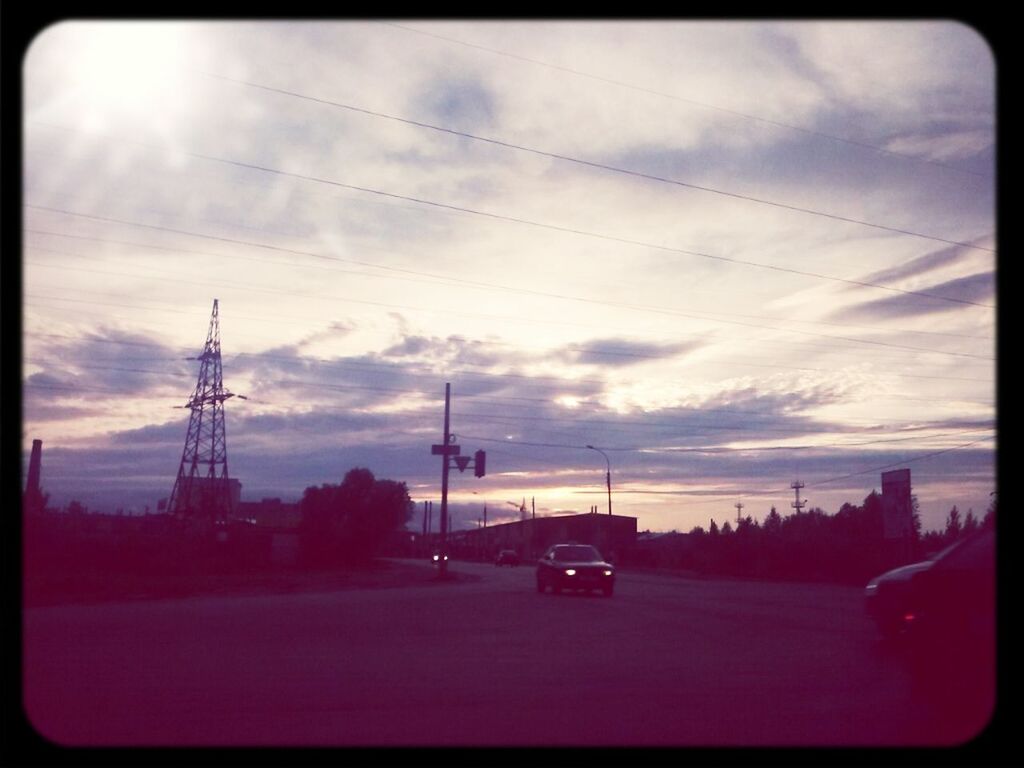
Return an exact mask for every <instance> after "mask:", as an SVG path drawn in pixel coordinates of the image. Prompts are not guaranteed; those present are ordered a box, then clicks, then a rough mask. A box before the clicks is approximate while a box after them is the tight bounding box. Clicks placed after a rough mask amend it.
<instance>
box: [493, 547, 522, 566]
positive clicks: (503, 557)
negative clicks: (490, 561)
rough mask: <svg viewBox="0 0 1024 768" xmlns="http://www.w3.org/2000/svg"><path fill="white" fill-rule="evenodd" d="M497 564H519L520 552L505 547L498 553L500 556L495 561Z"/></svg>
mask: <svg viewBox="0 0 1024 768" xmlns="http://www.w3.org/2000/svg"><path fill="white" fill-rule="evenodd" d="M494 564H495V565H512V566H516V565H519V553H518V552H516V551H515V550H514V549H503V550H501V552H499V553H498V558H497V559H496V560H495V561H494Z"/></svg>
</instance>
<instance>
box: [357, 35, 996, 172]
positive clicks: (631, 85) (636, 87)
mask: <svg viewBox="0 0 1024 768" xmlns="http://www.w3.org/2000/svg"><path fill="white" fill-rule="evenodd" d="M376 23H377V24H383V25H385V26H389V27H395V28H396V29H402V30H405V31H406V32H413V33H415V34H417V35H423V36H425V37H433V38H436V39H438V40H444V41H445V42H449V43H455V44H456V45H462V46H465V47H467V48H475V49H477V50H480V51H486V52H488V53H493V54H496V55H498V56H506V57H508V58H510V59H516V60H518V61H525V62H528V63H530V64H536V65H539V66H542V67H548V68H550V69H556V70H559V71H562V72H567V73H569V74H572V75H578V76H579V77H586V78H590V79H591V80H597V81H600V82H603V83H608V84H610V85H616V86H619V87H622V88H628V89H630V90H633V91H639V92H641V93H648V94H652V95H654V96H661V97H664V98H666V99H672V100H674V101H680V102H683V103H686V104H692V105H695V106H698V107H704V108H706V109H713V110H715V111H717V112H723V113H725V114H730V115H734V116H736V117H741V118H744V119H746V120H754V121H756V122H759V123H764V124H765V125H771V126H774V127H776V128H785V129H787V130H791V131H799V132H800V133H805V134H808V135H811V136H818V137H820V138H823V139H828V140H830V141H837V142H841V143H843V144H849V145H851V146H855V147H862V148H864V149H870V150H872V151H874V152H879V153H882V154H885V155H890V156H892V157H899V158H901V159H903V160H909V161H911V162H917V163H927V164H929V165H935V166H939V167H941V168H946V169H948V170H951V171H956V172H957V173H965V174H969V175H972V176H980V177H984V178H990V174H987V173H979V172H978V171H971V170H968V169H966V168H957V167H956V166H953V165H949V164H948V163H943V162H941V161H939V160H932V159H930V158H926V157H918V156H915V155H908V154H906V153H905V152H897V151H895V150H892V149H887V148H885V147H881V146H878V145H877V144H870V143H867V142H863V141H855V140H853V139H847V138H843V137H841V136H835V135H834V134H830V133H825V132H823V131H816V130H814V129H811V128H805V127H803V126H799V125H793V124H791V123H784V122H781V121H778V120H770V119H768V118H765V117H760V116H758V115H752V114H749V113H746V112H740V111H739V110H735V109H728V108H726V107H722V106H718V105H716V104H709V103H707V102H703V101H698V100H696V99H690V98H685V97H683V96H678V95H676V94H671V93H665V92H663V91H657V90H654V89H652V88H645V87H643V86H640V85H636V84H635V83H626V82H623V81H621V80H614V79H612V78H608V77H602V76H600V75H595V74H593V73H590V72H583V71H581V70H578V69H573V68H571V67H564V66H560V65H558V64H551V63H550V62H546V61H540V60H539V59H531V58H529V57H527V56H520V55H518V54H515V53H509V52H507V51H500V50H498V49H496V48H488V47H487V46H484V45H479V44H476V43H467V42H466V41H464V40H457V39H455V38H452V37H446V36H444V35H439V34H437V33H433V32H425V31H423V30H421V29H414V28H413V27H407V26H404V25H402V24H395V23H394V22H387V21H378V22H376Z"/></svg>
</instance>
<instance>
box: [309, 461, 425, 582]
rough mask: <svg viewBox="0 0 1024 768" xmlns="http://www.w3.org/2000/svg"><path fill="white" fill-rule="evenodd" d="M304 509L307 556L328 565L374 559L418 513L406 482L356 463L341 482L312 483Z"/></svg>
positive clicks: (312, 560) (311, 559)
mask: <svg viewBox="0 0 1024 768" xmlns="http://www.w3.org/2000/svg"><path fill="white" fill-rule="evenodd" d="M299 509H300V511H301V513H302V522H301V523H300V525H299V534H300V542H301V546H302V551H303V555H304V558H305V559H306V561H307V562H309V563H311V564H316V565H327V564H332V563H337V562H342V561H344V562H364V561H366V560H370V559H372V558H373V557H374V556H375V555H376V554H377V552H379V551H380V547H381V545H382V544H383V543H384V542H385V540H386V539H387V537H388V536H389V535H390V534H391V533H392V532H394V531H396V530H399V529H400V528H401V527H402V526H404V525H405V524H406V523H407V522H408V521H409V519H410V518H411V517H412V514H413V503H412V501H411V500H410V499H409V492H408V489H407V488H406V485H405V483H399V482H395V481H394V480H377V479H376V478H374V476H373V473H372V472H371V471H370V470H369V469H366V468H364V467H356V468H353V469H350V470H349V471H348V472H347V473H346V474H345V479H344V480H343V481H342V483H341V485H330V484H325V485H322V486H320V487H319V488H317V487H310V488H307V489H306V490H305V492H304V493H303V495H302V501H301V502H300V507H299Z"/></svg>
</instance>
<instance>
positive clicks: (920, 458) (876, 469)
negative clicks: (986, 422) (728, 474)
mask: <svg viewBox="0 0 1024 768" xmlns="http://www.w3.org/2000/svg"><path fill="white" fill-rule="evenodd" d="M995 438H996V436H995V435H992V436H990V437H983V438H980V439H978V440H972V441H971V442H969V443H963V444H962V445H955V446H953V447H952V448H944V449H942V450H940V451H934V452H932V453H927V454H925V455H924V456H916V457H914V458H911V459H904V460H903V461H897V462H894V463H892V464H885V465H884V466H881V467H873V468H871V469H865V470H863V471H861V472H851V473H849V474H846V475H840V476H838V477H830V478H828V479H827V480H819V481H817V482H815V483H807V484H806V485H807V487H808V488H813V487H817V486H819V485H827V484H829V483H835V482H838V481H840V480H848V479H849V478H851V477H859V476H860V475H871V474H874V473H876V472H881V471H883V470H886V469H892V468H893V467H901V466H903V465H904V464H912V463H914V462H917V461H924V460H925V459H931V458H934V457H935V456H940V455H942V454H944V453H949V452H950V451H958V450H961V449H963V448H970V447H971V446H972V445H977V444H978V443H983V442H985V441H987V440H994V439H995ZM790 490H791V489H790V488H789V487H786V488H780V489H778V490H774V491H758V492H750V493H743V494H740V495H739V496H738V498H741V499H745V498H749V497H753V496H775V495H777V494H780V493H788V492H789V491H790ZM679 495H687V494H686V492H685V491H681V492H679ZM720 495H721V496H735V494H733V493H724V492H723V493H722V494H720ZM690 503H691V505H692V506H696V505H698V504H720V503H721V499H709V500H708V501H695V502H690Z"/></svg>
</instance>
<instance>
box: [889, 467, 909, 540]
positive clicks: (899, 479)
mask: <svg viewBox="0 0 1024 768" xmlns="http://www.w3.org/2000/svg"><path fill="white" fill-rule="evenodd" d="M882 525H883V528H884V531H885V538H887V539H902V538H908V537H909V536H911V534H912V533H913V530H914V522H913V516H912V508H911V503H910V470H909V469H894V470H893V471H892V472H883V473H882Z"/></svg>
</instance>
